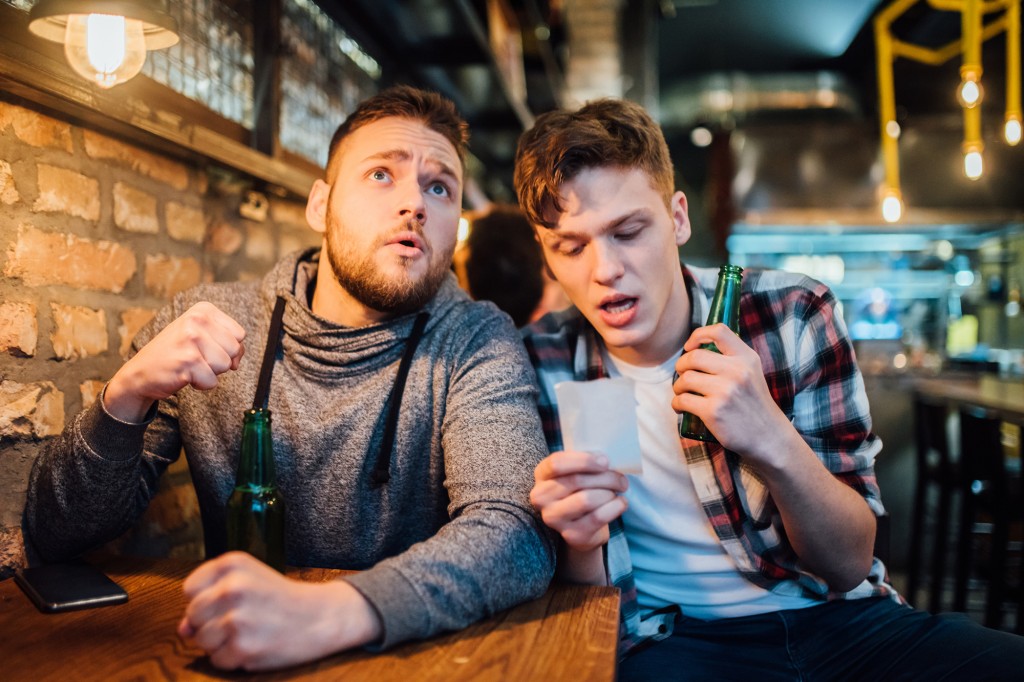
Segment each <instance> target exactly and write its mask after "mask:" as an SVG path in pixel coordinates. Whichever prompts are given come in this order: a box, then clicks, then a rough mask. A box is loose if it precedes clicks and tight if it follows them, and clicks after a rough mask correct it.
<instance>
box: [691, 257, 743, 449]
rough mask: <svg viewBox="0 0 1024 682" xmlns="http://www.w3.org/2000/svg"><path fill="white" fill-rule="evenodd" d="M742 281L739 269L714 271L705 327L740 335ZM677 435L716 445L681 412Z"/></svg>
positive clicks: (706, 346) (707, 347) (701, 424)
mask: <svg viewBox="0 0 1024 682" xmlns="http://www.w3.org/2000/svg"><path fill="white" fill-rule="evenodd" d="M742 281H743V268H741V267H739V266H738V265H723V266H722V268H721V269H720V270H719V271H718V284H717V285H716V286H715V295H714V298H712V299H711V310H710V311H709V312H708V321H707V324H708V325H712V324H718V323H719V322H722V323H724V324H725V325H727V326H728V327H729V329H731V330H733V331H734V332H736V333H737V334H739V332H740V282H742ZM701 348H703V349H705V350H710V351H714V352H715V353H720V352H721V351H719V350H718V347H717V346H715V344H713V343H705V344H704V345H702V346H701ZM679 435H680V436H682V437H683V438H692V439H693V440H703V441H707V442H709V443H717V442H718V439H717V438H715V435H714V434H713V433H711V432H710V431H708V427H707V426H705V425H704V422H703V421H701V419H700V417H698V416H697V415H695V414H690V413H689V412H684V413H683V415H682V419H680V420H679Z"/></svg>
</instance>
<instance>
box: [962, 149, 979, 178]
mask: <svg viewBox="0 0 1024 682" xmlns="http://www.w3.org/2000/svg"><path fill="white" fill-rule="evenodd" d="M981 168H982V165H981V152H979V151H978V150H976V149H972V150H971V151H969V152H967V153H966V154H964V175H966V176H967V177H968V178H970V179H971V180H977V179H978V178H980V177H981Z"/></svg>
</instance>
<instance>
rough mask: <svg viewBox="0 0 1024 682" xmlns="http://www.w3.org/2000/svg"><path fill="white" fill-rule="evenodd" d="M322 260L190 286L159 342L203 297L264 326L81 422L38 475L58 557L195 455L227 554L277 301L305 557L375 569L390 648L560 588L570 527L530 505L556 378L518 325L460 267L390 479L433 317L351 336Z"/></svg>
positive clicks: (39, 504) (38, 515)
mask: <svg viewBox="0 0 1024 682" xmlns="http://www.w3.org/2000/svg"><path fill="white" fill-rule="evenodd" d="M318 262H319V253H318V252H317V251H315V250H313V251H308V252H306V253H296V254H293V255H291V256H289V257H286V258H285V259H283V260H282V261H281V262H280V263H278V264H277V265H276V266H275V267H274V269H273V270H272V271H271V272H270V273H269V274H268V275H267V276H266V277H265V278H264V279H263V280H262V282H249V283H231V284H209V285H201V286H198V287H196V288H194V289H192V290H190V291H187V292H185V293H183V294H179V295H178V296H176V297H175V299H174V301H173V302H172V304H171V305H170V306H168V307H167V308H165V309H163V310H161V311H160V312H159V313H158V314H157V316H156V317H155V319H154V320H153V322H152V323H151V324H150V325H148V326H147V327H146V328H145V329H144V330H143V331H142V332H140V334H139V335H138V337H137V338H136V341H135V344H136V348H141V347H142V345H144V344H145V343H146V342H147V341H148V340H149V339H151V338H152V337H153V336H155V335H156V333H157V332H159V331H160V330H161V329H162V328H163V327H164V326H166V325H167V324H168V323H170V322H171V321H172V320H174V319H175V318H177V317H178V316H180V315H181V314H182V313H183V312H185V311H186V310H187V309H188V308H189V307H191V306H192V305H193V304H195V303H197V302H199V301H209V302H211V303H213V304H214V305H216V306H217V307H218V308H220V309H221V310H223V311H225V312H226V313H227V314H229V315H230V316H231V317H233V318H234V319H235V320H236V321H238V323H239V324H241V325H242V326H243V327H244V328H245V330H246V338H245V346H246V353H245V356H244V358H243V359H242V363H241V365H240V367H239V368H238V370H237V371H234V372H228V373H226V374H223V375H221V376H220V377H219V384H218V386H217V387H216V388H215V389H213V390H210V391H199V390H195V389H193V388H191V387H186V388H184V389H182V390H181V391H179V392H178V393H177V395H175V396H174V397H172V398H170V399H168V400H164V401H161V402H160V403H159V404H158V405H157V408H156V410H155V414H154V415H153V417H152V418H151V419H150V420H148V421H147V422H146V423H144V424H141V425H133V424H127V423H124V422H121V421H119V420H118V419H116V418H114V417H113V416H111V415H110V414H109V413H107V412H106V410H104V409H103V406H102V400H98V401H96V403H95V404H94V405H93V406H92V407H90V408H89V409H87V410H85V411H83V412H82V413H81V414H79V415H78V416H77V417H76V418H75V419H74V420H73V421H72V422H71V423H70V424H69V425H68V426H67V428H66V429H65V430H64V433H63V434H61V436H60V437H59V438H56V439H54V441H52V442H51V444H50V445H49V446H48V447H47V448H46V449H45V451H44V452H43V453H42V454H41V456H40V457H39V459H38V460H37V461H36V464H35V466H34V468H33V470H32V475H31V479H30V482H29V492H28V500H27V502H26V509H25V526H26V530H27V531H28V539H29V542H30V543H31V546H32V548H33V549H35V550H36V551H37V552H38V553H39V555H40V556H41V557H42V558H44V559H46V560H58V559H63V558H67V557H70V556H74V555H76V554H79V553H81V552H82V551H85V550H87V549H90V548H92V547H95V546H97V545H98V544H100V543H103V542H106V541H108V540H110V539H112V538H114V537H116V536H118V535H119V534H121V533H122V532H124V531H125V530H127V529H128V528H129V527H130V526H132V524H133V523H134V522H135V521H136V520H137V519H138V518H139V516H140V515H141V514H142V513H143V511H144V510H145V508H146V505H147V504H148V503H149V500H150V498H151V497H152V496H153V494H154V492H155V490H156V485H157V479H158V478H159V477H160V475H161V474H162V473H163V471H164V470H165V469H166V468H167V466H168V464H170V463H171V462H172V461H173V460H175V459H176V458H177V457H178V456H179V453H180V452H181V450H182V448H184V451H185V454H186V457H187V458H188V462H189V468H190V470H191V473H192V480H193V484H194V486H195V489H196V493H197V495H198V498H199V506H200V510H201V512H202V520H203V530H204V533H205V541H206V551H207V556H215V555H217V554H220V553H221V552H223V551H224V549H225V504H226V502H227V499H228V496H229V495H230V494H231V491H232V488H233V486H234V480H235V473H236V468H237V462H238V453H239V446H240V441H241V433H242V413H243V411H244V410H246V409H247V408H249V407H250V406H251V405H252V403H253V397H254V394H255V390H256V383H257V378H258V374H259V364H260V359H261V358H262V356H263V351H264V348H265V346H266V341H267V334H268V328H269V326H270V316H271V311H272V309H273V306H274V302H275V300H276V297H277V296H282V297H284V298H285V299H286V302H287V305H286V308H285V313H284V332H283V335H282V339H281V346H280V348H279V349H278V352H277V360H276V362H275V363H274V370H273V379H272V382H271V385H270V397H269V403H268V407H269V408H270V410H271V412H272V415H273V425H272V428H273V437H274V450H275V460H276V468H277V478H278V484H279V486H280V488H281V490H282V493H283V496H284V498H285V507H286V514H287V519H286V531H285V532H286V544H287V561H288V563H289V564H291V565H297V566H317V567H332V568H346V569H360V570H361V572H360V573H358V574H354V575H351V576H348V577H346V578H345V579H346V580H347V581H348V582H350V583H351V584H352V585H353V586H355V587H356V589H358V590H359V591H360V592H361V593H362V594H363V595H364V596H365V597H366V598H367V599H368V600H369V601H370V603H372V604H373V606H374V607H375V608H376V609H377V611H378V613H379V614H380V616H381V618H382V620H383V624H384V633H385V634H384V638H383V641H382V642H380V643H379V644H380V645H382V646H384V647H387V646H390V645H392V644H394V643H396V642H399V641H402V640H406V639H410V638H419V637H427V636H430V635H432V634H434V633H437V632H440V631H443V630H452V629H458V628H462V627H464V626H466V625H468V624H469V623H471V622H473V621H475V620H477V619H479V618H481V617H484V616H486V615H489V614H492V613H494V612H496V611H499V610H501V609H504V608H507V607H509V606H512V605H514V604H516V603H518V602H521V601H523V600H526V599H530V598H533V597H536V596H538V595H540V594H541V593H543V591H544V590H545V589H546V587H547V585H548V582H549V581H550V579H551V576H552V573H553V571H554V549H553V544H552V542H551V537H550V535H549V534H548V532H547V531H545V530H544V527H543V524H542V523H541V521H540V520H539V518H538V517H537V514H536V512H535V511H534V510H533V508H532V507H531V505H530V503H529V491H530V487H531V485H532V481H533V469H534V467H535V466H536V465H537V463H538V462H539V461H540V460H541V459H542V458H543V457H544V456H545V455H546V454H547V450H546V448H545V444H544V436H543V433H542V430H541V426H540V421H539V418H538V416H537V408H536V384H535V377H534V374H533V371H532V370H531V368H530V365H529V361H528V360H527V357H526V353H525V351H524V350H523V348H522V346H521V343H520V341H519V337H518V335H517V333H516V331H515V329H514V328H513V326H512V323H511V321H510V320H509V318H508V317H507V316H506V315H505V314H504V313H501V312H499V311H498V310H497V309H496V308H495V307H494V306H492V305H490V304H483V303H474V302H472V301H470V300H469V298H468V297H467V296H466V295H465V294H464V293H463V292H462V291H461V290H460V289H459V288H458V286H457V285H456V284H455V281H454V278H453V277H451V276H449V277H448V278H447V280H446V281H445V282H444V284H443V285H442V287H441V289H440V291H439V292H438V294H437V295H436V296H435V297H434V299H433V300H432V301H431V302H430V303H428V304H427V305H426V306H425V307H424V308H423V310H424V311H426V312H427V313H429V315H430V317H429V320H428V322H427V324H426V328H425V331H424V334H423V337H422V340H421V341H420V342H419V345H418V346H417V348H416V352H415V355H414V356H413V359H412V363H411V365H410V369H409V374H408V379H407V382H406V385H405V390H404V395H403V397H402V403H401V412H400V414H399V418H398V422H397V430H396V436H395V442H394V447H393V448H392V450H391V453H390V460H389V461H388V462H387V463H385V466H386V467H388V468H389V470H390V478H389V480H388V481H387V482H386V483H375V482H374V479H373V475H372V474H373V468H374V465H375V463H376V459H377V458H378V455H377V453H378V451H380V441H381V432H382V431H383V425H384V420H385V415H384V412H385V409H384V408H385V404H386V402H387V399H388V395H389V394H390V392H391V390H392V386H393V385H394V383H395V377H396V374H397V372H398V365H399V361H400V359H401V357H402V354H403V352H404V350H405V347H406V342H407V339H408V338H409V336H410V331H411V329H412V326H413V321H414V319H415V317H416V314H415V313H413V314H409V315H404V316H401V317H397V318H395V319H393V320H390V321H387V322H384V323H381V324H377V325H372V326H369V327H363V328H358V329H355V328H349V327H342V326H338V325H336V324H333V323H330V322H328V321H327V320H324V319H322V318H320V317H318V316H316V315H314V314H313V313H312V311H311V310H310V306H309V300H310V298H311V292H312V287H313V286H314V282H315V277H316V272H317V265H318Z"/></svg>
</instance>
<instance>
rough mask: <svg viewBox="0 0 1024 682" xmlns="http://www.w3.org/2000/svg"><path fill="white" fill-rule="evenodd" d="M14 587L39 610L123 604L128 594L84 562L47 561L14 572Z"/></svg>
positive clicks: (65, 609)
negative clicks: (63, 562)
mask: <svg viewBox="0 0 1024 682" xmlns="http://www.w3.org/2000/svg"><path fill="white" fill-rule="evenodd" d="M14 581H15V582H16V583H18V587H20V588H21V589H22V591H23V592H24V593H25V594H27V595H28V597H29V599H31V600H32V603H34V604H35V605H36V608H38V609H39V610H40V611H42V612H43V613H60V612H62V611H74V610H76V609H91V608H94V607H97V606H110V605H112V604H123V603H124V602H126V601H128V593H127V592H125V591H124V588H122V587H121V586H120V585H118V584H117V583H115V582H114V581H113V580H111V579H110V578H109V577H107V575H106V574H105V573H103V571H101V570H100V569H98V568H96V567H95V566H90V565H89V564H86V563H67V564H47V565H45V566H34V567H32V568H25V569H22V570H20V571H18V572H17V573H16V574H15V575H14Z"/></svg>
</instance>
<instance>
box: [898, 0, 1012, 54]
mask: <svg viewBox="0 0 1024 682" xmlns="http://www.w3.org/2000/svg"><path fill="white" fill-rule="evenodd" d="M1017 4H1018V9H1019V8H1020V0H1017ZM1006 24H1007V15H1005V14H1004V15H1003V16H1001V17H999V18H997V19H993V20H992V21H991V22H989V23H987V24H985V25H984V26H983V27H982V29H981V42H983V43H984V42H985V41H986V40H988V39H989V38H992V37H994V36H997V35H999V34H1000V33H1002V32H1003V31H1004V30H1005V29H1006ZM1018 28H1020V23H1019V22H1018ZM892 41H893V54H894V55H895V56H897V57H906V58H907V59H913V60H914V61H915V62H921V63H922V64H929V65H931V66H939V65H940V64H945V63H946V62H948V61H949V60H950V59H952V58H953V57H955V56H957V55H958V54H961V53H962V52H963V40H962V39H960V38H958V39H956V40H953V41H951V42H948V43H946V44H945V45H943V46H942V47H937V48H929V47H922V46H921V45H915V44H914V43H907V42H904V41H902V40H900V39H899V38H893V39H892Z"/></svg>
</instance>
